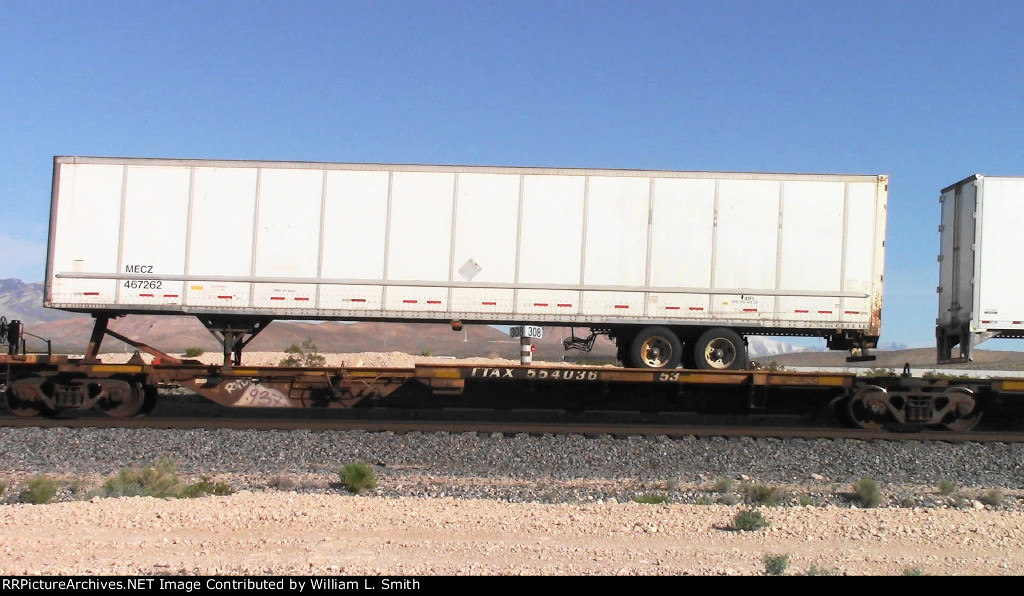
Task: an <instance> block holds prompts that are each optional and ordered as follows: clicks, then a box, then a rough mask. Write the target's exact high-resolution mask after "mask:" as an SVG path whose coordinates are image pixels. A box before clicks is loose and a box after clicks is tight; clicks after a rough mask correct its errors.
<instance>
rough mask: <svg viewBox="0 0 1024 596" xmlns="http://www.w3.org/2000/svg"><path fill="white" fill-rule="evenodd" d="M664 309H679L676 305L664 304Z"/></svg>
mask: <svg viewBox="0 0 1024 596" xmlns="http://www.w3.org/2000/svg"><path fill="white" fill-rule="evenodd" d="M665 310H679V307H678V306H666V307H665Z"/></svg>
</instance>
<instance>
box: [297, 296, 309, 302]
mask: <svg viewBox="0 0 1024 596" xmlns="http://www.w3.org/2000/svg"><path fill="white" fill-rule="evenodd" d="M295 299H296V300H299V301H305V302H309V298H306V297H305V296H301V297H296V298H295Z"/></svg>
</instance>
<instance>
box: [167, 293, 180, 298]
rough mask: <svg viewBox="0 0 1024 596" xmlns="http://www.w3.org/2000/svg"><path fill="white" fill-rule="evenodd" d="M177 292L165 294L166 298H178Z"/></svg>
mask: <svg viewBox="0 0 1024 596" xmlns="http://www.w3.org/2000/svg"><path fill="white" fill-rule="evenodd" d="M177 297H178V295H177V294H164V298H177Z"/></svg>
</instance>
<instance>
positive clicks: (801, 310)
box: [793, 308, 811, 313]
mask: <svg viewBox="0 0 1024 596" xmlns="http://www.w3.org/2000/svg"><path fill="white" fill-rule="evenodd" d="M793 312H802V313H809V312H811V311H809V310H807V309H806V308H798V309H796V310H794V311H793Z"/></svg>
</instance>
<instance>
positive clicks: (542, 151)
mask: <svg viewBox="0 0 1024 596" xmlns="http://www.w3.org/2000/svg"><path fill="white" fill-rule="evenodd" d="M0 13H2V14H3V18H2V19H0V56H2V64H3V68H2V69H0V138H2V139H3V141H2V142H0V206H2V214H3V222H4V225H3V226H0V278H4V277H18V278H21V279H23V280H25V281H39V280H41V279H42V276H43V261H44V255H45V243H46V238H45V237H46V229H47V225H48V207H49V197H50V182H51V173H52V158H53V156H54V155H111V156H131V157H136V156H137V157H190V158H223V159H262V160H308V161H352V162H385V163H445V164H473V165H475V164H486V165H510V166H564V167H595V168H637V169H673V170H721V171H767V172H813V173H854V174H889V176H890V186H889V235H888V242H887V251H888V253H887V264H886V267H887V270H886V295H885V306H884V314H883V339H882V342H883V344H886V343H891V342H896V343H901V344H908V345H911V346H930V345H932V344H933V341H934V340H933V337H934V332H933V328H934V322H935V313H936V308H937V307H936V295H935V286H936V285H937V283H938V279H937V278H938V266H937V263H936V260H935V257H936V254H937V253H938V233H937V226H938V218H939V205H938V194H939V190H940V189H941V188H942V187H944V186H947V185H949V184H951V183H953V182H956V181H958V180H960V179H962V178H965V177H967V176H969V175H971V174H974V173H984V174H990V175H1024V163H1022V144H1024V113H1022V111H1024V108H1022V105H1024V104H1022V99H1024V68H1022V59H1021V56H1024V51H1022V50H1024V47H1022V46H1024V41H1022V39H1024V35H1022V34H1024V29H1022V27H1021V23H1022V22H1024V3H1021V2H1009V1H1007V2H999V1H988V2H966V1H965V2H941V1H930V2H923V1H922V2H900V1H887V2H870V1H866V2H865V1H859V2H849V3H846V2H833V1H828V0H819V1H807V2H798V1H784V0H779V1H774V2H770V1H728V0H719V1H715V2H684V1H675V2H670V1H664V2H638V1H631V2H597V1H584V2H560V1H555V0H548V1H545V2H487V1H476V2H443V1H431V2H414V1H403V2H399V1H378V2H354V1H353V2H346V1H334V2H269V1H267V2H259V1H249V2H227V1H217V0H206V1H199V2H154V1H149V2H139V1H135V2H103V1H89V2H49V1H20V2H12V1H8V0H0ZM986 347H990V346H986ZM991 347H997V346H995V345H993V346H991Z"/></svg>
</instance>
